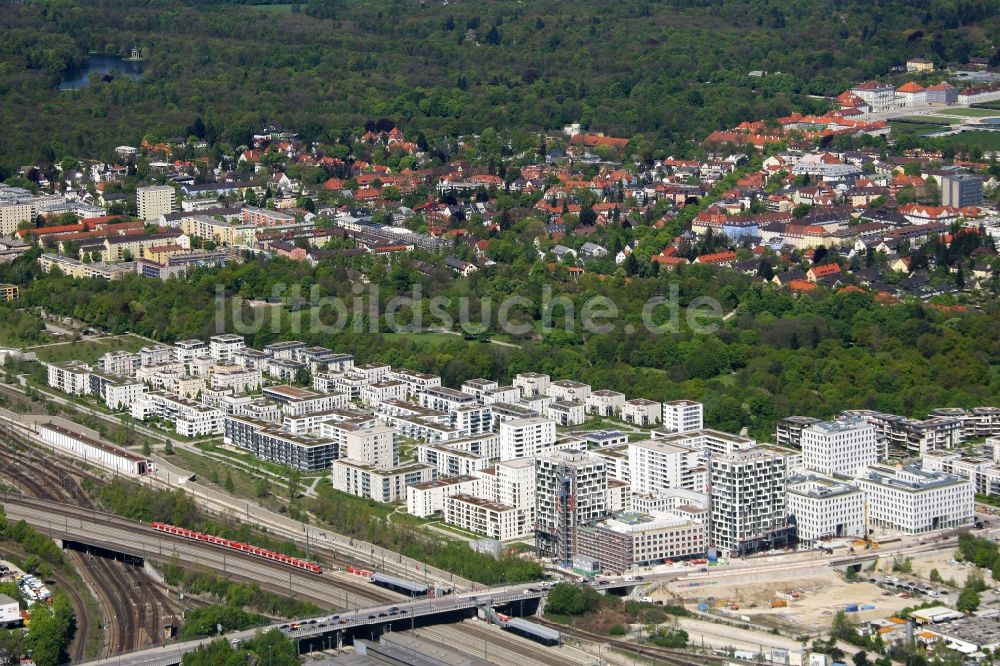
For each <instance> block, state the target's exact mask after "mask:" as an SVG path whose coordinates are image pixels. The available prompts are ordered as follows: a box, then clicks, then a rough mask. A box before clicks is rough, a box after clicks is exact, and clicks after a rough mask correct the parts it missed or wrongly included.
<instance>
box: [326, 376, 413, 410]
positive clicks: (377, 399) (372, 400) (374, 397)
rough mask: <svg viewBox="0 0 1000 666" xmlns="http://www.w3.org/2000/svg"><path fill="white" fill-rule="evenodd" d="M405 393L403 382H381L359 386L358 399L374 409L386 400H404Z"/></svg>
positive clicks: (405, 388)
mask: <svg viewBox="0 0 1000 666" xmlns="http://www.w3.org/2000/svg"><path fill="white" fill-rule="evenodd" d="M314 384H315V382H314ZM407 392H408V390H407V386H406V384H404V383H403V382H397V381H381V382H376V383H374V384H369V385H367V386H361V388H360V393H359V395H358V397H359V398H360V399H361V402H362V403H363V404H364V405H366V406H368V407H375V406H376V405H378V404H379V403H382V402H385V401H387V400H405V399H406V395H407Z"/></svg>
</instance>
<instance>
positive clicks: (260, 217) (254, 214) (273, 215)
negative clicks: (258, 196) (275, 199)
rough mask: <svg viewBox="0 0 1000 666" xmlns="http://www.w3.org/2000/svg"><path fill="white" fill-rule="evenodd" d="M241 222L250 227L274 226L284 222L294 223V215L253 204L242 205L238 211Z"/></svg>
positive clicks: (284, 223)
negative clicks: (241, 208)
mask: <svg viewBox="0 0 1000 666" xmlns="http://www.w3.org/2000/svg"><path fill="white" fill-rule="evenodd" d="M240 218H241V220H242V221H243V224H248V225H250V226H252V227H274V226H282V225H286V224H295V222H296V220H295V216H294V215H289V214H288V213H281V212H279V211H276V210H267V209H266V208H257V207H255V206H244V207H243V210H242V211H241V212H240Z"/></svg>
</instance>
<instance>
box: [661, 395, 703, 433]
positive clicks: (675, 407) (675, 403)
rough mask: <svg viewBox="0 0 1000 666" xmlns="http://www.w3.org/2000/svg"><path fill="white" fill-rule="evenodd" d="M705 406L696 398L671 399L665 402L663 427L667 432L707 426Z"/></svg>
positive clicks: (687, 430) (686, 430) (691, 429)
mask: <svg viewBox="0 0 1000 666" xmlns="http://www.w3.org/2000/svg"><path fill="white" fill-rule="evenodd" d="M704 414H705V408H704V406H703V405H702V404H701V403H700V402H695V401H694V400H671V401H669V402H665V403H663V429H664V430H666V431H667V432H691V431H693V430H701V429H702V428H704V427H705V416H704Z"/></svg>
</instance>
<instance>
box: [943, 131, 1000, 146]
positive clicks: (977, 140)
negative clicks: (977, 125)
mask: <svg viewBox="0 0 1000 666" xmlns="http://www.w3.org/2000/svg"><path fill="white" fill-rule="evenodd" d="M936 140H937V141H940V142H941V143H943V144H945V145H953V146H970V147H971V146H978V147H980V148H982V149H983V150H1000V132H976V131H973V132H962V133H961V134H952V135H950V136H942V137H939V138H937V139H936Z"/></svg>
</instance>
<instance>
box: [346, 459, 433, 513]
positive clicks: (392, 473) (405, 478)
mask: <svg viewBox="0 0 1000 666" xmlns="http://www.w3.org/2000/svg"><path fill="white" fill-rule="evenodd" d="M433 479H434V468H433V467H431V466H430V465H425V464H423V463H410V464H407V465H401V466H399V467H392V468H390V469H383V468H380V467H375V466H374V465H369V464H368V463H364V462H361V461H360V460H353V459H351V458H341V459H339V460H334V461H333V464H332V465H331V466H330V480H331V482H332V485H333V488H334V490H339V491H340V492H342V493H349V494H351V495H357V496H358V497H364V498H367V499H370V500H374V501H376V502H385V503H389V502H396V501H398V500H405V499H406V488H407V486H412V485H416V484H418V483H427V482H428V481H432V480H433Z"/></svg>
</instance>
